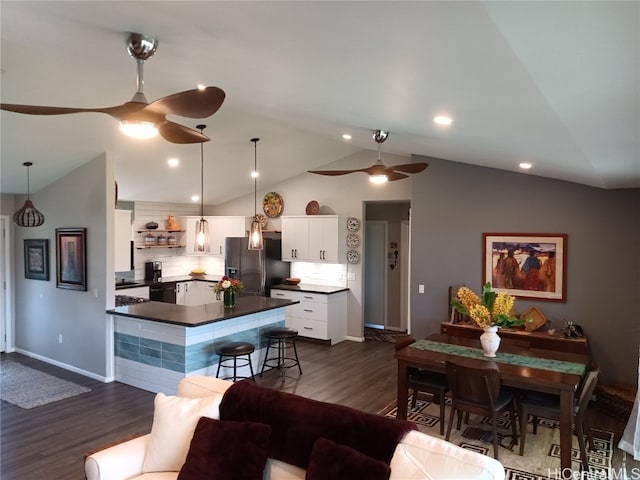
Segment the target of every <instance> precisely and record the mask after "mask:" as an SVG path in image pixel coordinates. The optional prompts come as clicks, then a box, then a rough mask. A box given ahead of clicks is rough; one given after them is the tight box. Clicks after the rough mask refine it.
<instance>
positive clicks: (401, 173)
mask: <svg viewBox="0 0 640 480" xmlns="http://www.w3.org/2000/svg"><path fill="white" fill-rule="evenodd" d="M388 137H389V132H387V131H384V130H375V131H374V132H373V139H374V140H375V142H376V143H377V144H378V161H377V162H376V163H375V164H374V165H371V166H370V167H366V168H355V169H352V170H309V173H316V174H318V175H328V176H332V177H333V176H337V175H346V174H348V173H355V172H363V173H366V174H368V175H369V180H370V181H371V182H372V183H385V182H387V181H389V182H393V181H394V180H402V179H403V178H409V175H407V174H411V173H420V172H422V171H423V170H424V169H425V168H427V167H428V166H429V164H428V163H424V162H420V163H403V164H401V165H392V166H389V167H388V166H386V165H384V164H383V163H382V159H381V157H380V144H382V143H383V142H384V141H385V140H386V139H387V138H388Z"/></svg>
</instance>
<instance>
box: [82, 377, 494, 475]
mask: <svg viewBox="0 0 640 480" xmlns="http://www.w3.org/2000/svg"><path fill="white" fill-rule="evenodd" d="M231 385H233V384H232V383H231V382H228V381H225V380H220V379H217V378H212V377H204V376H190V377H186V378H184V379H183V380H182V381H181V382H180V383H179V385H178V397H173V398H174V399H177V400H180V398H190V399H200V398H201V399H209V397H216V398H217V399H218V400H217V403H215V404H214V407H213V410H214V411H213V413H211V414H209V415H207V416H211V417H212V418H219V411H217V410H216V409H218V407H219V402H220V400H221V399H222V397H223V394H224V392H225V391H226V390H227V388H229V387H230V386H231ZM158 395H159V396H162V394H158ZM169 399H170V397H164V400H166V401H169ZM157 401H158V398H156V402H157ZM157 411H158V403H156V414H157ZM156 421H157V420H156V417H154V426H153V428H152V433H154V434H155V432H156V431H157V430H156V427H157V425H156ZM156 438H157V437H156ZM173 440H176V439H175V438H172V441H173ZM153 441H155V440H153V439H152V434H151V433H150V434H146V435H143V436H141V437H137V438H135V439H133V440H128V441H125V442H123V443H120V444H117V445H115V446H112V447H109V448H106V449H104V450H101V451H99V452H97V453H93V454H91V455H89V456H88V457H87V458H86V460H85V473H86V477H87V480H128V479H137V480H176V479H177V477H178V470H179V468H178V469H177V470H175V468H174V470H172V471H146V472H145V471H144V470H145V469H143V466H144V465H145V456H146V455H147V449H148V448H150V444H151V443H152V442H153ZM180 441H181V442H182V443H183V444H184V443H186V444H185V445H183V448H184V450H185V453H186V450H187V449H188V448H189V445H188V444H189V442H190V439H183V440H180ZM173 450H176V449H173ZM178 450H179V449H178ZM147 461H148V459H147ZM390 467H391V477H390V478H391V480H418V479H425V480H426V479H434V480H436V479H451V480H454V479H455V480H459V479H465V480H472V479H478V480H481V479H482V480H503V479H504V478H505V472H504V468H503V466H502V465H501V464H500V462H498V461H496V460H494V459H493V458H490V457H487V456H485V455H481V454H479V453H476V452H472V451H470V450H465V449H463V448H460V447H458V446H456V445H453V444H451V443H448V442H445V441H444V440H442V439H439V438H435V437H431V436H429V435H426V434H424V433H420V432H418V431H415V430H414V431H409V432H407V433H406V434H405V435H404V437H403V438H402V440H401V441H400V443H399V444H398V445H397V446H396V448H395V451H394V453H393V458H392V460H391V462H390ZM147 470H148V469H147ZM263 478H264V479H265V480H266V479H270V480H304V478H305V470H304V469H302V468H300V467H297V466H294V465H290V464H287V463H284V462H282V461H280V460H275V459H272V458H268V459H267V463H266V466H265V469H264V476H263Z"/></svg>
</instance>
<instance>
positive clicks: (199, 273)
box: [189, 268, 207, 277]
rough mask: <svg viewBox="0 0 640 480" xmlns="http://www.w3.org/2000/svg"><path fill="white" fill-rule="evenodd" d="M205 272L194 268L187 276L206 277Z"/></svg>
mask: <svg viewBox="0 0 640 480" xmlns="http://www.w3.org/2000/svg"><path fill="white" fill-rule="evenodd" d="M206 274H207V272H205V271H204V270H202V269H201V268H195V269H193V270H191V271H190V272H189V275H191V276H192V277H201V276H202V275H206Z"/></svg>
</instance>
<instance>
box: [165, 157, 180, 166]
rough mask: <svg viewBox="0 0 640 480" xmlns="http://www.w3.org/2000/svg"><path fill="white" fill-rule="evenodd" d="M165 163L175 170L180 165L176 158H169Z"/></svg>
mask: <svg viewBox="0 0 640 480" xmlns="http://www.w3.org/2000/svg"><path fill="white" fill-rule="evenodd" d="M167 163H168V164H169V166H170V167H173V168H175V167H177V166H178V165H180V160H178V159H177V158H170V159H169V160H167Z"/></svg>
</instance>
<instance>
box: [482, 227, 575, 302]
mask: <svg viewBox="0 0 640 480" xmlns="http://www.w3.org/2000/svg"><path fill="white" fill-rule="evenodd" d="M482 249H483V250H482V253H483V259H482V271H483V284H484V283H486V282H491V285H492V287H493V289H494V290H496V291H506V292H508V293H509V294H510V295H515V296H516V297H523V298H534V299H538V300H549V301H556V302H565V301H566V297H567V235H566V234H564V233H484V234H483V235H482Z"/></svg>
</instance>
